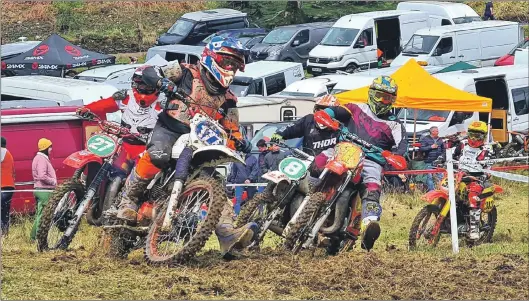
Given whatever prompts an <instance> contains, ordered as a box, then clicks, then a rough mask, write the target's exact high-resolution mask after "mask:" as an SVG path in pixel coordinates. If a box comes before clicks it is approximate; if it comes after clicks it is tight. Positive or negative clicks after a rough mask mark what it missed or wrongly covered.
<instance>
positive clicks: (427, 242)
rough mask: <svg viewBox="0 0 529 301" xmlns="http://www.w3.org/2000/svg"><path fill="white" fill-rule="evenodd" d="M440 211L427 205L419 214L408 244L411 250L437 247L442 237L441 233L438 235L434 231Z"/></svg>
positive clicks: (414, 221)
mask: <svg viewBox="0 0 529 301" xmlns="http://www.w3.org/2000/svg"><path fill="white" fill-rule="evenodd" d="M439 213H440V209H439V207H437V206H434V205H427V206H426V207H424V208H422V209H421V211H419V213H418V214H417V216H416V217H415V219H414V220H413V223H412V225H411V228H410V233H409V236H408V243H409V247H410V249H417V248H419V247H421V246H430V247H436V246H437V243H438V242H439V238H440V237H441V231H437V234H436V235H433V234H432V230H433V228H434V226H435V224H436V222H437V218H438V217H439Z"/></svg>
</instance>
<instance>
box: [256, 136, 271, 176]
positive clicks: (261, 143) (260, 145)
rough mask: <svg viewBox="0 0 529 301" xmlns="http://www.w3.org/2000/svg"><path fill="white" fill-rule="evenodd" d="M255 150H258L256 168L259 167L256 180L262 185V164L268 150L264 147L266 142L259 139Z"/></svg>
mask: <svg viewBox="0 0 529 301" xmlns="http://www.w3.org/2000/svg"><path fill="white" fill-rule="evenodd" d="M257 148H258V149H259V157H258V158H257V161H258V166H259V176H258V178H257V182H258V183H263V179H262V178H261V176H262V175H263V174H264V172H263V169H264V162H265V156H266V154H268V152H269V150H268V147H266V141H265V140H264V139H260V140H259V141H257Z"/></svg>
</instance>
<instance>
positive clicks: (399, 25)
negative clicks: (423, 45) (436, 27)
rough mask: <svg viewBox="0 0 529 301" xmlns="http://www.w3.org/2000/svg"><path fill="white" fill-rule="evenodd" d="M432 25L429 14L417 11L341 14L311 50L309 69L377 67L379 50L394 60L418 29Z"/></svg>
mask: <svg viewBox="0 0 529 301" xmlns="http://www.w3.org/2000/svg"><path fill="white" fill-rule="evenodd" d="M429 26H430V21H429V19H428V14H426V13H423V12H417V11H402V10H388V11H374V12H368V13H361V14H352V15H347V16H344V17H341V18H340V19H339V20H338V21H336V23H334V25H333V26H332V28H331V29H330V30H329V32H327V34H326V35H325V37H324V38H323V40H322V41H321V42H320V44H319V45H318V46H316V47H315V48H314V49H312V50H311V51H310V53H309V61H308V66H307V72H309V73H310V74H322V73H332V72H336V71H337V70H343V71H345V72H347V73H353V72H357V71H360V70H365V69H368V68H369V67H377V65H378V56H379V55H378V52H379V51H381V52H382V54H381V56H382V57H383V58H384V59H385V60H386V61H388V62H391V60H393V59H394V58H395V57H397V55H398V54H399V53H400V51H401V47H402V46H403V45H404V44H405V43H406V42H408V40H409V39H410V37H411V36H412V35H413V33H414V32H416V31H417V30H418V29H421V28H428V27H429Z"/></svg>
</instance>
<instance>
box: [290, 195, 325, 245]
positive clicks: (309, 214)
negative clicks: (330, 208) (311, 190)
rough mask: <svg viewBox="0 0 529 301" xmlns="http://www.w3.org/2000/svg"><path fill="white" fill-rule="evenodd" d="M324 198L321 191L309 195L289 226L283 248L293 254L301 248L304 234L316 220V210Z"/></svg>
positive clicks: (307, 232) (305, 234) (306, 233)
mask: <svg viewBox="0 0 529 301" xmlns="http://www.w3.org/2000/svg"><path fill="white" fill-rule="evenodd" d="M324 200H325V195H324V194H323V193H315V194H313V195H311V197H310V199H309V200H308V201H307V204H306V205H305V207H303V208H302V209H301V212H300V213H299V215H298V217H297V219H296V222H295V223H294V224H293V225H292V226H290V230H289V231H288V234H287V235H286V236H285V242H284V243H283V248H284V249H285V250H288V251H290V250H291V251H292V252H293V253H294V254H296V253H298V252H299V250H301V246H302V245H303V243H304V242H305V239H306V238H307V237H306V236H307V235H308V234H309V232H310V231H311V228H312V225H313V223H314V222H316V218H315V217H316V216H315V215H316V212H317V211H318V209H319V208H320V206H321V204H322V203H323V201H324Z"/></svg>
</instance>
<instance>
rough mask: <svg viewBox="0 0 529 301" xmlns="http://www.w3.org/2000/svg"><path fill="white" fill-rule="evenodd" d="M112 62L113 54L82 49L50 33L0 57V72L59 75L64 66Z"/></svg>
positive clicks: (74, 66) (113, 59) (110, 63)
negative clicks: (21, 50)
mask: <svg viewBox="0 0 529 301" xmlns="http://www.w3.org/2000/svg"><path fill="white" fill-rule="evenodd" d="M115 62H116V58H115V57H114V56H111V55H106V54H101V53H97V52H93V51H88V50H86V49H82V48H80V47H78V46H75V45H74V44H72V43H70V42H68V41H67V40H65V39H63V38H62V37H60V36H59V35H57V34H52V35H51V36H49V37H48V38H47V39H46V40H44V41H42V42H41V43H39V44H38V45H36V46H35V47H34V48H32V49H30V50H28V51H26V52H24V53H21V54H19V55H17V56H15V57H12V58H9V59H7V60H5V61H3V62H2V73H8V72H10V73H14V74H16V75H51V76H63V75H64V71H65V70H68V69H73V68H78V67H91V66H99V65H112V64H114V63H115Z"/></svg>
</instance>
